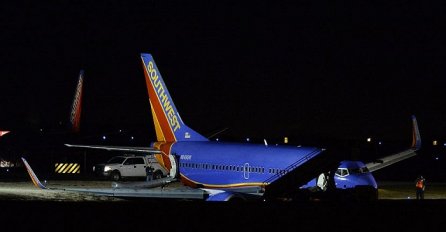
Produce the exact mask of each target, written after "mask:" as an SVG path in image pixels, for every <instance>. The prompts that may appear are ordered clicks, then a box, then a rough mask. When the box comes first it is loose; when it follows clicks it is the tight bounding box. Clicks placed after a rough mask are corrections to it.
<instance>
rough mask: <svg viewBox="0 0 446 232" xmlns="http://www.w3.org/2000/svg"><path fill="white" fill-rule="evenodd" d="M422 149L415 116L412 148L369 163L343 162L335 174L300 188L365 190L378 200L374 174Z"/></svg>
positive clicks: (324, 175) (325, 174) (413, 119)
mask: <svg viewBox="0 0 446 232" xmlns="http://www.w3.org/2000/svg"><path fill="white" fill-rule="evenodd" d="M420 148H421V137H420V132H419V129H418V123H417V119H416V117H415V116H414V115H413V116H412V144H411V146H410V148H408V149H406V150H404V151H401V152H398V153H396V154H393V155H389V156H385V157H382V158H379V159H377V160H374V161H372V162H368V163H364V162H362V161H357V160H343V161H341V163H340V165H339V167H338V168H337V169H336V170H335V171H334V172H332V173H330V172H328V173H321V174H320V175H318V177H317V178H315V179H313V180H311V181H310V182H308V183H307V184H305V185H303V186H301V187H300V188H301V189H308V190H312V191H327V189H328V188H330V187H331V188H335V189H337V190H348V191H352V190H355V189H365V190H368V191H369V194H371V197H373V198H377V194H378V185H377V183H376V180H375V178H374V177H373V175H372V172H375V171H377V170H380V169H382V168H385V167H387V166H390V165H392V164H394V163H397V162H400V161H402V160H405V159H408V158H410V157H413V156H415V155H416V154H417V153H416V151H418V150H419V149H420ZM330 181H331V182H330ZM330 183H331V185H330Z"/></svg>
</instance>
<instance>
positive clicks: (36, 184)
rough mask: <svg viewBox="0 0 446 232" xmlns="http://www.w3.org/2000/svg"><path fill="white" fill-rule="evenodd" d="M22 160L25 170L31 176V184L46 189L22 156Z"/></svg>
mask: <svg viewBox="0 0 446 232" xmlns="http://www.w3.org/2000/svg"><path fill="white" fill-rule="evenodd" d="M22 161H23V163H24V164H25V167H26V171H28V174H29V176H30V177H31V180H32V181H33V184H34V185H35V186H36V187H37V188H40V189H46V186H45V185H43V184H42V182H40V180H39V178H37V175H36V174H35V173H34V171H33V170H32V168H31V166H29V164H28V162H27V161H26V160H25V158H23V157H22Z"/></svg>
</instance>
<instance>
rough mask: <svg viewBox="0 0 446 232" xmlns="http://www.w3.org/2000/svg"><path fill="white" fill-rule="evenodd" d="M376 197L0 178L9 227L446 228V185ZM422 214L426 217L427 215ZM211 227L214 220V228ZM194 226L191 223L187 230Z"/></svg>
mask: <svg viewBox="0 0 446 232" xmlns="http://www.w3.org/2000/svg"><path fill="white" fill-rule="evenodd" d="M47 184H48V186H51V187H52V188H57V187H61V186H65V187H82V188H90V187H91V188H99V187H100V188H107V187H111V182H109V181H49V182H48V183H47ZM378 184H379V186H380V187H379V193H378V196H379V199H378V200H377V201H374V202H346V201H342V202H237V203H228V202H197V201H165V200H149V201H147V200H136V201H135V200H129V199H119V198H114V197H105V196H95V195H92V194H84V193H73V192H68V191H63V190H51V191H47V190H41V189H37V188H36V187H35V186H34V185H33V184H32V182H31V181H20V182H0V209H1V210H0V216H1V218H2V219H4V220H2V221H3V222H8V223H3V227H2V228H5V229H6V230H5V231H15V230H29V229H37V230H47V229H49V228H48V227H51V228H54V229H56V228H57V230H62V231H92V230H97V229H101V230H105V229H106V228H110V229H113V230H114V231H116V230H117V229H120V228H122V229H124V230H125V231H130V230H139V229H147V227H149V228H150V230H152V229H154V228H155V227H159V228H160V229H168V230H169V231H172V230H173V231H184V230H186V231H192V230H193V231H196V230H206V229H207V230H209V229H212V231H223V230H224V231H228V230H233V229H236V230H240V229H243V230H249V231H254V230H262V231H264V230H266V229H267V228H271V226H272V227H276V226H277V227H280V230H281V231H296V230H297V228H299V230H303V231H306V230H314V229H322V230H333V231H340V230H344V229H346V230H360V231H377V230H382V229H386V230H387V229H388V228H390V227H389V226H392V227H395V226H396V227H397V228H401V229H405V228H407V229H409V228H410V229H411V231H413V230H418V229H420V230H422V231H444V228H445V227H444V226H446V220H445V219H444V215H446V184H443V183H430V184H429V185H428V186H427V187H426V193H425V199H424V200H421V201H420V200H415V199H414V197H415V190H414V188H413V183H409V182H382V183H378ZM420 218H422V219H420ZM209 226H210V227H209ZM185 228H187V229H185Z"/></svg>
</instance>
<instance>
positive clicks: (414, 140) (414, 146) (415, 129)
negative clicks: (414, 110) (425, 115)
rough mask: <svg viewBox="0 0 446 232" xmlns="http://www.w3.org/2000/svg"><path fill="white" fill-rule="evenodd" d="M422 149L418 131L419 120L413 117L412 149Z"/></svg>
mask: <svg viewBox="0 0 446 232" xmlns="http://www.w3.org/2000/svg"><path fill="white" fill-rule="evenodd" d="M420 148H421V137H420V131H419V130H418V123H417V118H416V117H415V115H412V149H415V150H419V149H420Z"/></svg>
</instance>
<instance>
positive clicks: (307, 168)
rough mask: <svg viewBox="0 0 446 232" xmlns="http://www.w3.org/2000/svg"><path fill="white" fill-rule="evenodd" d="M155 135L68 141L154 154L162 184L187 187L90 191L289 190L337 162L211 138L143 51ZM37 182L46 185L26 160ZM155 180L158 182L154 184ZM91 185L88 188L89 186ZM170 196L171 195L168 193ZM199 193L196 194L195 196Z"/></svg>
mask: <svg viewBox="0 0 446 232" xmlns="http://www.w3.org/2000/svg"><path fill="white" fill-rule="evenodd" d="M141 61H142V65H143V69H144V75H145V80H146V86H147V90H148V94H149V102H150V108H151V111H152V116H153V122H154V124H155V131H156V138H157V141H156V142H154V143H152V144H151V146H150V147H118V146H91V145H70V144H66V145H67V146H68V147H79V148H93V149H105V150H114V151H126V152H132V153H141V154H154V155H155V157H156V158H157V160H158V162H159V163H160V164H161V165H163V166H164V167H166V168H167V169H168V170H169V172H170V175H169V177H167V179H166V180H164V179H163V180H156V181H158V182H159V183H160V185H164V184H166V183H170V182H171V181H174V180H180V181H181V183H182V184H183V185H184V186H188V187H189V188H187V189H180V190H178V191H171V190H169V191H171V192H170V193H171V194H166V191H167V190H166V191H164V192H163V191H158V192H156V190H153V189H152V190H150V189H145V190H144V191H142V190H141V189H139V190H138V191H135V190H133V189H131V188H126V189H123V188H115V189H112V190H110V191H107V190H94V191H90V192H95V193H102V194H106V195H107V194H108V195H113V196H137V197H157V196H160V195H162V196H164V197H166V195H169V196H175V197H179V198H188V197H190V196H191V195H194V193H199V195H204V196H205V200H208V201H227V200H231V199H248V198H252V197H254V198H262V199H273V198H281V197H284V196H289V195H290V194H292V193H293V191H295V190H296V189H297V187H296V186H301V185H303V184H305V183H307V182H308V181H310V180H311V179H312V178H314V177H315V176H317V174H319V173H321V172H324V171H325V170H331V169H333V168H336V167H337V166H338V165H339V160H336V159H333V157H327V155H326V153H327V152H325V151H324V149H321V148H317V147H294V146H265V145H264V144H248V143H225V142H218V141H209V140H208V139H207V138H205V137H204V136H202V135H201V134H199V133H197V132H196V131H194V130H192V129H191V128H189V127H188V126H187V125H186V124H185V123H184V122H183V120H182V119H181V117H180V115H179V113H178V111H177V108H176V107H175V104H174V102H173V100H172V98H171V96H170V94H169V91H168V90H167V87H166V85H165V83H164V81H163V79H162V77H161V74H160V72H159V70H158V68H157V66H156V64H155V61H154V60H153V57H152V56H151V55H150V54H141ZM23 161H24V163H25V164H26V167H27V169H28V172H29V173H30V175H31V177H32V179H33V182H34V183H35V184H36V185H37V186H39V187H42V186H43V185H42V184H41V183H40V181H38V179H37V176H36V175H35V174H34V172H32V170H31V168H30V167H29V165H28V164H27V162H26V161H25V160H23ZM155 186H156V185H155ZM86 191H88V190H86ZM167 197H168V196H167ZM194 197H195V196H194Z"/></svg>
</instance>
